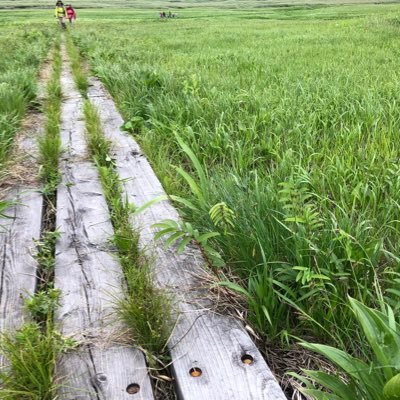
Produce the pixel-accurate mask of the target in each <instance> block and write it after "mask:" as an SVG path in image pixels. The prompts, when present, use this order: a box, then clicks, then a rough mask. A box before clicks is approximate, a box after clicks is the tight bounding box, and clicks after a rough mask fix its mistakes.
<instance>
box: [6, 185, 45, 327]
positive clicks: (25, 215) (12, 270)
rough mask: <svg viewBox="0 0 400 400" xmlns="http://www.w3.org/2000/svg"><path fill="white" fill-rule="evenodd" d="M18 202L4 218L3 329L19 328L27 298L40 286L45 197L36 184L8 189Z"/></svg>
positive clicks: (10, 195) (11, 198) (13, 199)
mask: <svg viewBox="0 0 400 400" xmlns="http://www.w3.org/2000/svg"><path fill="white" fill-rule="evenodd" d="M8 199H9V200H12V201H15V202H16V204H15V205H13V206H12V207H10V208H9V209H8V210H7V211H6V215H7V216H9V217H10V218H0V266H1V270H0V331H1V332H7V331H12V330H15V329H17V328H19V327H20V326H21V325H22V324H23V323H24V320H25V318H26V314H25V313H24V312H23V305H24V298H26V297H27V296H29V295H32V294H33V293H34V292H35V287H36V270H37V262H36V260H35V258H34V254H35V253H36V246H35V240H39V239H40V229H41V224H42V208H43V204H42V203H43V199H42V196H41V194H40V193H38V192H37V191H35V190H34V189H32V188H23V187H20V188H16V189H14V190H13V191H11V192H10V193H8Z"/></svg>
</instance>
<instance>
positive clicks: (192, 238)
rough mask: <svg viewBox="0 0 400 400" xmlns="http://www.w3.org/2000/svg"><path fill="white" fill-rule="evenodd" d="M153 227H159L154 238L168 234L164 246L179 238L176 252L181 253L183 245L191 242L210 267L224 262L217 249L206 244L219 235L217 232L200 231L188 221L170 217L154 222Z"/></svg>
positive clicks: (170, 244)
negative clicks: (175, 219)
mask: <svg viewBox="0 0 400 400" xmlns="http://www.w3.org/2000/svg"><path fill="white" fill-rule="evenodd" d="M153 227H154V228H159V229H160V230H159V231H158V232H157V233H156V234H155V235H154V239H155V240H157V239H160V238H161V237H163V236H168V237H167V238H166V240H165V246H166V247H171V246H173V245H174V243H175V242H176V241H178V240H180V242H179V244H178V246H177V252H178V253H182V252H183V251H184V250H185V247H186V246H187V245H188V244H189V243H190V242H193V243H194V244H196V245H198V246H199V247H200V249H201V251H202V253H203V256H204V258H205V259H206V261H207V263H208V264H209V265H210V266H211V267H213V268H214V267H215V268H218V267H221V266H223V265H224V264H225V263H224V261H223V259H222V257H221V255H220V254H219V253H218V251H217V250H215V249H214V248H213V247H212V246H210V245H209V244H208V241H209V240H210V239H212V238H215V237H217V236H219V235H220V234H219V233H218V232H206V233H200V232H199V231H198V230H197V229H195V228H193V226H192V225H191V224H190V223H188V222H182V221H174V220H171V219H166V220H164V221H161V222H160V223H157V224H154V225H153Z"/></svg>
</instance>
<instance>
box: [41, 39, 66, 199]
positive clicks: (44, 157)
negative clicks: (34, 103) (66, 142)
mask: <svg viewBox="0 0 400 400" xmlns="http://www.w3.org/2000/svg"><path fill="white" fill-rule="evenodd" d="M60 75H61V54H60V44H59V41H57V42H56V48H55V52H54V60H53V72H52V76H51V79H50V82H49V83H48V86H47V100H46V103H45V106H44V111H45V113H46V126H45V134H44V136H43V137H42V138H40V140H39V151H40V160H39V162H40V165H41V171H40V176H41V179H42V182H43V184H44V188H43V192H44V194H45V195H46V196H47V197H51V196H54V195H55V191H56V188H57V185H58V183H59V180H60V174H59V172H58V157H59V154H60V149H61V139H60V118H61V97H62V93H61V86H60Z"/></svg>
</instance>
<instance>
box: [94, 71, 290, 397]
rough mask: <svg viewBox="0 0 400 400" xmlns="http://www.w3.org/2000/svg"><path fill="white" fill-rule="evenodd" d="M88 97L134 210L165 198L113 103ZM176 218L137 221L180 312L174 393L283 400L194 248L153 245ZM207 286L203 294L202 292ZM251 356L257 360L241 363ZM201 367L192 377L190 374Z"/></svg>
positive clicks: (169, 211)
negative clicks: (222, 305)
mask: <svg viewBox="0 0 400 400" xmlns="http://www.w3.org/2000/svg"><path fill="white" fill-rule="evenodd" d="M91 83H92V86H91V87H90V88H89V98H90V99H91V101H92V102H93V104H95V105H96V106H97V108H98V111H99V115H100V117H101V121H102V125H103V129H104V133H105V135H106V138H107V139H109V140H110V141H111V142H112V146H113V152H112V157H113V158H114V159H115V162H116V167H117V170H118V172H119V175H120V179H121V180H123V185H124V194H123V196H127V198H128V200H129V201H130V202H131V203H133V204H135V205H136V206H137V207H140V206H141V205H143V204H145V203H146V202H148V201H150V200H152V199H154V198H155V197H157V196H159V195H162V194H165V193H164V190H163V188H162V186H161V184H160V182H159V180H158V179H157V177H156V175H155V174H154V172H153V170H152V168H151V166H150V165H149V163H148V161H147V160H146V158H145V157H144V155H143V154H142V152H141V150H140V148H139V146H138V145H137V143H136V142H135V141H134V140H133V139H132V137H130V136H129V135H127V134H125V133H123V132H121V131H120V127H121V125H122V124H123V120H122V118H121V116H120V115H119V113H118V111H117V109H116V107H115V104H114V102H113V101H112V99H111V98H110V96H109V95H108V94H107V92H106V91H105V89H104V87H103V86H102V84H101V83H100V82H99V81H98V80H97V79H93V80H92V81H91ZM163 219H174V220H178V219H179V216H178V213H177V211H176V210H175V209H174V207H173V206H172V205H171V204H170V203H169V202H168V201H163V202H160V203H157V204H154V205H153V206H151V207H150V208H148V209H146V210H145V211H144V212H143V213H141V214H140V215H139V216H138V217H136V218H135V220H134V221H132V222H133V225H134V227H135V228H137V229H139V230H140V247H141V248H142V249H144V250H145V251H146V253H147V254H149V256H150V257H151V259H152V260H154V268H155V274H156V279H157V283H158V285H159V286H160V287H163V288H166V289H167V290H169V291H171V292H172V293H173V294H174V296H175V300H176V304H177V306H178V308H179V318H178V322H177V325H176V327H175V329H174V331H173V333H172V336H171V340H170V343H169V346H168V347H169V350H170V353H171V356H172V368H173V371H174V375H175V378H176V387H177V391H178V395H179V398H180V399H183V400H232V399H238V400H250V399H253V400H260V399H265V400H284V399H286V397H285V396H284V394H283V392H282V390H281V389H280V387H279V385H278V383H277V381H276V380H275V378H274V376H273V374H272V373H271V371H270V369H269V367H268V365H267V364H266V362H265V361H264V359H263V357H262V355H261V354H260V352H259V351H258V349H257V347H256V346H255V344H254V343H253V341H252V340H251V338H250V337H249V335H248V333H247V332H246V331H245V329H244V328H243V326H242V325H241V324H240V323H239V322H238V321H236V320H235V319H233V318H230V317H228V316H223V315H218V314H216V313H214V312H212V311H211V310H210V307H211V306H212V305H211V304H210V302H209V301H208V300H207V291H206V290H205V289H204V285H202V281H203V279H202V276H204V269H203V267H204V260H203V259H202V256H201V253H200V251H199V249H197V248H188V249H187V250H186V251H185V252H184V253H183V254H181V255H178V254H177V253H176V252H175V251H174V249H169V250H165V248H164V246H163V244H162V243H161V242H155V241H154V233H155V230H154V229H152V228H151V226H152V225H153V224H154V223H157V222H160V221H161V220H163ZM201 287H203V288H201ZM245 354H248V355H250V356H252V357H253V360H254V362H253V363H252V364H250V365H248V364H245V363H243V362H242V356H243V355H245ZM192 368H199V369H201V371H202V375H201V376H199V377H197V378H194V377H192V376H191V375H190V373H189V371H190V369H192Z"/></svg>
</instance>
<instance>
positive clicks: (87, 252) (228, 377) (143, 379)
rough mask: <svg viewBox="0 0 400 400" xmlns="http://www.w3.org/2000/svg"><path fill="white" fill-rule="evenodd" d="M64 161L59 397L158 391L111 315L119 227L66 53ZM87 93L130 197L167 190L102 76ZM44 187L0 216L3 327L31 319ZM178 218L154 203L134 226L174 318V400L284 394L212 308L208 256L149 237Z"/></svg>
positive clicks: (138, 200) (230, 323)
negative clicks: (64, 342) (65, 340)
mask: <svg viewBox="0 0 400 400" xmlns="http://www.w3.org/2000/svg"><path fill="white" fill-rule="evenodd" d="M63 54H64V59H63V69H62V76H61V85H62V90H63V94H64V100H63V103H62V110H61V115H62V121H61V140H62V154H61V157H60V166H59V168H60V172H61V183H60V185H59V187H58V190H57V214H56V226H57V229H58V230H59V232H60V238H59V239H58V241H57V244H56V254H55V273H54V279H55V281H54V286H55V287H56V288H58V289H60V291H61V296H62V298H61V305H60V307H59V308H58V309H57V310H56V313H55V320H56V322H57V325H58V326H59V327H60V329H61V332H62V334H63V335H65V336H70V337H73V338H75V339H76V340H77V342H78V343H79V346H78V348H77V349H76V350H74V351H70V352H68V353H67V354H65V355H64V356H63V357H62V359H61V360H60V363H59V367H58V379H59V380H60V382H61V384H62V387H61V389H60V392H59V399H61V400H75V399H76V400H78V399H79V400H92V399H93V400H124V399H126V400H128V399H143V400H151V399H154V394H153V389H152V382H151V379H150V377H149V373H148V369H147V365H146V360H145V357H144V355H143V353H142V352H141V351H140V350H139V349H135V348H134V347H132V346H131V345H128V344H127V343H129V340H128V338H127V337H125V334H124V327H123V326H122V325H121V323H120V322H118V321H117V320H116V318H115V309H114V308H115V302H116V300H117V299H118V298H120V296H122V294H123V287H124V284H125V283H124V277H123V273H122V269H121V266H120V264H119V262H118V258H117V257H116V254H115V249H114V248H113V247H112V245H111V241H110V239H111V237H112V235H113V228H112V225H111V222H110V215H109V211H108V207H107V203H106V201H105V198H104V195H103V190H102V187H101V184H100V180H99V176H98V172H97V169H96V167H95V166H94V165H93V163H92V162H91V161H90V157H89V156H88V151H87V144H86V139H85V122H84V116H83V101H84V100H83V98H82V97H81V95H80V94H79V92H78V91H77V89H76V87H75V84H74V82H73V78H72V74H71V70H70V65H69V62H68V60H67V58H66V56H65V49H63ZM91 83H92V84H91V86H90V88H89V100H90V101H91V102H92V103H93V104H94V105H95V106H96V107H97V108H98V110H99V114H100V116H101V122H102V126H103V130H104V133H105V135H106V137H107V139H109V140H110V141H111V143H112V148H113V154H112V156H113V158H114V159H115V164H116V169H117V171H118V173H119V175H120V178H121V180H123V181H122V182H123V186H124V193H123V196H124V199H125V198H127V199H128V200H129V201H130V202H132V203H133V204H135V205H136V206H141V205H143V204H145V203H146V202H148V201H149V200H152V199H154V198H155V197H157V196H159V195H160V194H164V191H163V188H162V186H161V184H160V182H159V180H158V179H157V177H156V175H155V174H154V172H153V170H152V168H151V166H150V165H149V163H148V161H147V160H146V158H145V157H144V155H143V154H142V151H141V149H140V148H139V146H138V145H137V143H136V142H135V141H134V140H133V139H132V137H130V136H129V135H126V134H125V133H123V132H121V131H120V126H121V125H122V124H123V120H122V118H121V116H120V114H119V113H118V111H117V109H116V107H115V104H114V103H113V101H112V99H111V98H110V96H109V95H108V94H107V92H106V91H105V89H104V87H103V86H102V84H101V83H100V82H99V81H98V80H95V79H93V80H92V82H91ZM37 189H38V188H37V187H17V188H15V189H14V191H13V192H10V196H11V197H12V198H14V199H18V200H19V202H20V203H19V204H17V205H15V206H13V207H12V208H10V209H9V211H8V215H10V217H12V218H10V219H0V226H3V228H0V257H1V266H2V268H1V275H0V330H1V331H9V330H12V329H16V328H18V326H20V325H21V324H22V323H23V322H24V316H23V315H24V313H23V300H22V297H24V296H26V295H27V294H33V293H34V291H35V286H36V280H37V278H36V268H37V264H36V261H35V258H34V257H33V253H34V248H35V243H34V240H35V239H38V238H39V237H40V234H41V223H42V196H41V195H40V193H39V192H38V190H37ZM167 218H168V219H174V220H178V219H179V216H178V213H177V211H176V210H175V209H174V207H173V206H172V205H171V204H170V203H169V202H168V201H163V202H159V203H157V204H155V205H153V206H152V207H150V208H148V209H147V210H146V211H145V212H143V213H142V214H139V216H138V217H135V218H133V219H132V221H131V223H132V226H133V227H134V228H135V229H138V230H139V231H140V247H141V249H142V250H143V251H145V252H146V253H147V254H148V255H149V256H150V257H151V259H152V260H154V269H155V277H156V284H157V285H158V286H159V287H161V288H163V289H165V290H167V291H169V292H170V293H172V294H173V297H174V301H175V308H176V312H177V317H178V319H177V324H176V327H175V329H174V330H173V333H172V335H171V339H170V341H169V344H168V348H169V352H170V355H171V358H172V370H173V373H174V378H175V387H176V393H177V397H178V398H179V399H181V400H228V399H229V400H235V399H237V400H250V399H253V400H259V399H260V400H261V399H265V400H284V399H285V396H284V394H283V392H282V391H281V389H280V387H279V385H278V383H277V382H276V380H275V378H274V376H273V375H272V373H271V371H270V369H269V368H268V365H267V364H266V362H265V361H264V359H263V357H262V355H261V354H260V352H259V351H258V349H257V347H256V346H255V344H254V343H253V341H252V340H251V338H250V336H249V335H248V333H247V332H246V330H245V329H244V328H243V326H242V325H241V323H240V322H238V321H237V320H235V319H234V318H232V317H229V316H226V315H220V314H218V313H216V312H213V311H212V309H213V304H212V302H211V301H210V300H209V296H208V295H207V289H205V285H204V278H205V277H206V272H205V269H204V260H203V258H202V256H201V252H200V251H199V249H198V248H196V247H189V248H188V249H187V250H186V251H185V252H184V253H183V254H181V255H178V254H177V253H176V252H175V251H174V249H169V250H165V248H164V246H163V244H162V243H161V242H158V241H155V240H154V234H155V230H154V229H153V228H152V227H151V226H152V225H153V224H154V223H156V222H160V221H161V220H163V219H167Z"/></svg>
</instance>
